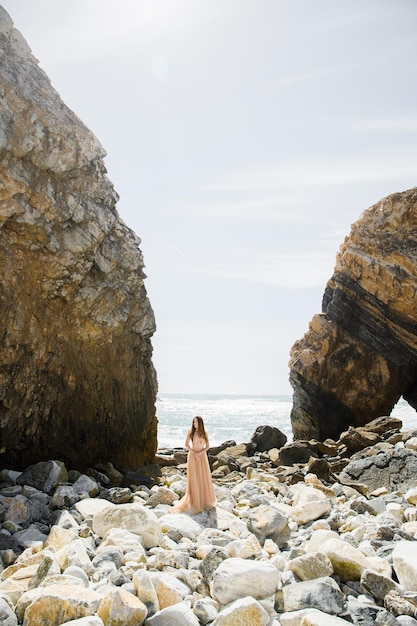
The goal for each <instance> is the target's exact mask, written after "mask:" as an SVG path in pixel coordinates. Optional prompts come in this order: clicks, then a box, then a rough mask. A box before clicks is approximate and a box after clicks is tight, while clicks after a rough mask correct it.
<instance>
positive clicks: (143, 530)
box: [93, 502, 162, 549]
mask: <svg viewBox="0 0 417 626" xmlns="http://www.w3.org/2000/svg"><path fill="white" fill-rule="evenodd" d="M111 528H123V529H125V530H128V531H130V532H132V533H134V534H137V535H139V536H140V537H141V538H142V544H143V546H144V548H146V549H149V548H153V547H154V546H158V545H159V544H160V542H161V540H162V532H161V528H160V525H159V522H158V518H157V517H156V515H155V513H153V511H151V510H150V509H147V508H146V507H144V506H142V505H141V504H136V503H134V502H133V503H127V504H118V505H110V506H108V508H106V509H103V510H102V511H99V512H98V513H96V514H95V515H94V517H93V530H94V532H95V533H96V534H97V535H98V536H99V537H105V536H106V534H107V532H108V531H109V530H110V529H111Z"/></svg>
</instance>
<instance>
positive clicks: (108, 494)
mask: <svg viewBox="0 0 417 626" xmlns="http://www.w3.org/2000/svg"><path fill="white" fill-rule="evenodd" d="M132 484H134V483H132ZM101 497H102V498H104V499H105V500H109V502H113V504H125V503H126V502H131V501H132V500H133V493H132V492H131V490H130V489H129V487H111V488H110V489H106V490H105V491H103V493H102V494H101Z"/></svg>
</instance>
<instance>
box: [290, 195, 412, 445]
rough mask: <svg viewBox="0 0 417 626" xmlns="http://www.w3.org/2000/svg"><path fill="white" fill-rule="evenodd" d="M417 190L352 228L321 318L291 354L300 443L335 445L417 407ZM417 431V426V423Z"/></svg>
mask: <svg viewBox="0 0 417 626" xmlns="http://www.w3.org/2000/svg"><path fill="white" fill-rule="evenodd" d="M416 294H417V190H416V189H411V190H409V191H405V192H403V193H396V194H393V195H391V196H389V197H387V198H384V199H383V200H381V201H380V202H378V203H377V204H376V205H374V206H373V207H371V208H370V209H368V210H366V211H365V212H364V213H363V214H362V216H361V217H360V219H359V220H358V221H357V222H356V223H355V224H353V226H352V230H351V233H350V235H349V237H347V238H346V239H345V241H344V243H343V244H342V246H341V248H340V251H339V253H338V255H337V259H336V267H335V270H334V274H333V276H332V278H331V279H330V280H329V282H328V283H327V287H326V290H325V293H324V297H323V306H322V311H323V312H322V314H319V315H316V316H315V317H314V318H313V319H312V321H311V323H310V327H309V330H308V332H307V333H306V334H305V335H304V337H303V338H302V339H300V340H299V341H297V342H296V343H295V345H294V346H293V348H292V350H291V357H290V370H291V373H290V381H291V384H292V386H293V388H294V401H293V409H292V414H291V421H292V428H293V433H294V436H295V437H297V438H300V439H301V438H306V439H309V438H310V437H316V438H318V439H320V440H323V439H325V438H326V437H332V438H337V437H338V435H339V434H340V433H341V432H342V431H344V430H346V429H347V428H348V426H349V425H352V426H360V425H363V424H365V423H367V422H369V421H371V420H372V419H374V418H375V417H378V416H380V415H389V414H390V412H391V410H392V408H393V407H394V405H395V404H396V402H397V401H398V399H399V398H400V397H401V396H403V397H404V398H405V399H406V400H407V401H408V402H409V403H410V405H411V406H413V407H414V408H416V407H417V306H416V304H417V299H416V298H417V295H416ZM416 423H417V421H416Z"/></svg>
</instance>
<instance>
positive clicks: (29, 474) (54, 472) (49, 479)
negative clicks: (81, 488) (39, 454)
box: [16, 461, 68, 493]
mask: <svg viewBox="0 0 417 626" xmlns="http://www.w3.org/2000/svg"><path fill="white" fill-rule="evenodd" d="M67 481H68V473H67V469H66V467H65V465H64V463H62V462H61V461H41V462H39V463H35V464H34V465H30V466H29V467H28V468H26V469H25V470H24V471H23V472H22V473H21V474H20V475H19V476H18V477H17V479H16V483H17V484H19V485H29V486H30V487H35V489H38V490H39V491H43V492H45V493H51V492H52V491H53V490H54V489H55V487H56V486H57V485H58V484H59V483H66V482H67Z"/></svg>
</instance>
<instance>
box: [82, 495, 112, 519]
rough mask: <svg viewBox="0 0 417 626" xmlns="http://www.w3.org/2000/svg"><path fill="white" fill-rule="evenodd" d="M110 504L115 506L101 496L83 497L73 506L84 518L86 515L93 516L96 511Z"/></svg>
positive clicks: (98, 511) (106, 507)
mask: <svg viewBox="0 0 417 626" xmlns="http://www.w3.org/2000/svg"><path fill="white" fill-rule="evenodd" d="M111 506H116V505H115V504H113V503H112V502H109V501H108V500H103V499H102V498H84V499H83V500H80V501H79V502H77V503H76V505H75V508H76V509H77V511H78V512H79V513H81V515H82V516H83V518H84V519H86V518H88V517H94V516H95V515H97V513H100V512H101V511H103V510H104V509H108V508H109V507H111Z"/></svg>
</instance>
